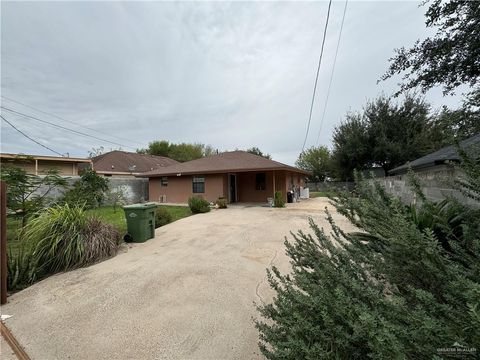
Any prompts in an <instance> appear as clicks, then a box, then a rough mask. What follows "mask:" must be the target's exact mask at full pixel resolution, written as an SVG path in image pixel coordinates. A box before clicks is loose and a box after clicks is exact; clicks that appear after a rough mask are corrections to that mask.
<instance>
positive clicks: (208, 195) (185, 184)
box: [149, 171, 303, 203]
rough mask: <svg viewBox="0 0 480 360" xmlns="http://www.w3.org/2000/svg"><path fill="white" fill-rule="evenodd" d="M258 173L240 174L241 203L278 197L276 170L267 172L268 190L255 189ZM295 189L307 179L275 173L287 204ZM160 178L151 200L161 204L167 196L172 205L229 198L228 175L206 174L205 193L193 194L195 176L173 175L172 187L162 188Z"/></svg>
mask: <svg viewBox="0 0 480 360" xmlns="http://www.w3.org/2000/svg"><path fill="white" fill-rule="evenodd" d="M256 174H257V173H256V172H248V173H236V176H237V201H238V202H259V203H266V202H267V198H269V197H273V196H274V191H273V174H274V172H273V171H267V172H265V182H266V184H265V185H266V187H265V190H256V189H255V177H256ZM292 181H293V185H295V186H303V178H302V176H301V175H299V174H296V173H288V172H285V171H275V190H276V191H281V192H282V195H283V198H284V199H285V201H286V200H287V191H288V190H290V189H291V188H292ZM160 184H161V182H160V178H150V180H149V200H150V201H160V198H161V196H162V195H166V202H168V203H187V201H188V198H189V197H191V196H202V197H203V198H204V199H206V200H208V201H216V200H217V199H218V198H219V197H222V196H224V197H226V198H228V191H229V188H228V174H212V175H205V193H204V194H193V192H192V176H189V175H185V176H169V177H168V186H161V185H160Z"/></svg>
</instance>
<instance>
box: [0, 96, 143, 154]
mask: <svg viewBox="0 0 480 360" xmlns="http://www.w3.org/2000/svg"><path fill="white" fill-rule="evenodd" d="M2 98H4V99H5V100H8V101H11V102H13V103H15V104H18V105H22V106H25V107H27V108H29V109H32V110H35V111H38V112H40V113H42V114H45V115H49V116H52V117H54V118H57V119H59V120H63V121H65V122H68V123H70V124H73V125H75V126H78V127H81V128H84V129H87V130H90V131H94V132H96V133H99V134H102V135H105V136H108V137H111V138H115V139H118V140H123V141H129V142H131V143H135V144H138V145H142V146H143V144H141V143H139V142H136V141H132V140H130V139H126V138H122V137H119V136H115V135H110V134H105V133H103V132H101V131H98V130H95V129H92V128H90V127H88V126H84V125H80V124H77V123H76V122H74V121H71V120H67V119H65V118H63V117H61V116H58V115H56V114H52V113H50V112H47V111H43V110H40V109H39V108H36V107H34V106H31V105H28V104H25V103H23V102H21V101H18V100H15V99H12V98H9V97H6V96H3V95H2Z"/></svg>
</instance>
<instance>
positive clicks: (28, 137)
mask: <svg viewBox="0 0 480 360" xmlns="http://www.w3.org/2000/svg"><path fill="white" fill-rule="evenodd" d="M0 117H1V118H2V120H3V121H5V122H6V123H7V124H8V125H10V126H11V127H12V128H14V129H15V130H17V131H18V132H19V133H20V134H22V135H23V136H25V137H26V138H27V139H29V140H31V141H33V142H34V143H35V144H37V145H40V146H41V147H43V148H45V149H47V150H50V151H51V152H53V153H55V154H57V155H60V156H62V157H63V154H60V153H59V152H57V151H55V150H53V149H50V148H49V147H48V146H46V145H43V144H42V143H40V142H38V141H37V140H35V139H34V138H32V137H30V136H28V135H27V134H25V133H24V132H23V131H22V130H20V129H18V128H17V127H15V125H13V124H12V123H11V122H10V121H8V120H7V119H5V118H4V117H3V115H0Z"/></svg>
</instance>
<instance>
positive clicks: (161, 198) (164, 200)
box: [159, 195, 167, 203]
mask: <svg viewBox="0 0 480 360" xmlns="http://www.w3.org/2000/svg"><path fill="white" fill-rule="evenodd" d="M159 200H160V202H161V203H166V202H167V195H160V197H159Z"/></svg>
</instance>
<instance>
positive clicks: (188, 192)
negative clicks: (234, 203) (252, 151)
mask: <svg viewBox="0 0 480 360" xmlns="http://www.w3.org/2000/svg"><path fill="white" fill-rule="evenodd" d="M225 178H226V177H225V176H224V175H223V174H213V175H205V193H203V194H194V193H193V192H192V176H190V175H185V176H169V177H168V186H161V185H160V184H161V182H160V178H150V181H149V187H148V188H149V200H150V201H160V198H161V196H162V195H166V196H167V198H166V202H169V203H186V202H187V201H188V198H189V197H191V196H201V197H203V198H204V199H206V200H208V201H216V200H217V199H218V198H219V197H222V196H226V193H225V192H224V191H225V186H224V179H225Z"/></svg>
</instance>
